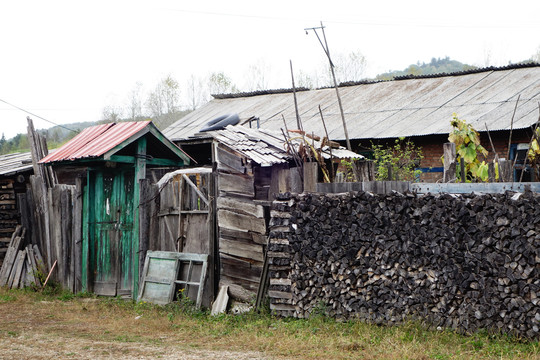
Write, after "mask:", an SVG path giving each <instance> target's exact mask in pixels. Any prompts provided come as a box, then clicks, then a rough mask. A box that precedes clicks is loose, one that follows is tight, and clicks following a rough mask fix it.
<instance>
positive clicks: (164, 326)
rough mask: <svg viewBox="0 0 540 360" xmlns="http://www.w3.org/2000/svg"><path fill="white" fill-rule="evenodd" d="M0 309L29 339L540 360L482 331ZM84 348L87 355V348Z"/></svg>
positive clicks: (114, 301)
mask: <svg viewBox="0 0 540 360" xmlns="http://www.w3.org/2000/svg"><path fill="white" fill-rule="evenodd" d="M0 304H1V308H2V312H3V313H9V314H11V316H10V317H9V319H8V320H6V319H0V339H1V338H2V337H12V338H13V337H17V336H19V335H20V334H26V335H25V336H28V335H29V334H28V331H29V330H28V329H29V328H31V329H32V331H36V332H39V333H40V334H46V336H49V337H61V336H63V337H65V336H69V339H65V340H68V341H69V342H77V340H81V341H83V340H84V341H86V340H88V339H92V340H95V341H104V342H108V343H122V344H140V345H144V346H157V347H159V348H160V349H163V350H166V349H171V348H177V347H178V346H182V347H183V348H184V349H188V350H189V349H206V350H211V351H240V352H246V351H250V352H251V351H253V352H260V353H263V354H264V357H265V358H278V359H279V358H295V359H422V360H423V359H439V360H446V359H540V348H539V344H538V341H526V340H523V339H519V338H515V337H511V336H505V335H496V334H489V333H487V332H479V333H475V334H473V335H470V336H464V335H460V334H457V333H456V332H454V331H451V330H440V331H437V330H431V329H429V328H428V327H426V326H425V325H423V324H422V323H420V322H418V321H416V322H415V321H409V322H406V323H404V324H401V325H399V326H393V327H385V326H377V325H370V324H366V323H363V322H359V321H345V322H339V321H335V320H333V319H330V318H328V317H325V316H324V315H323V314H319V315H317V316H314V317H313V318H311V319H291V318H287V319H282V318H277V317H275V316H273V315H272V314H270V313H263V314H258V313H255V312H249V313H245V314H242V315H229V314H223V315H219V316H215V317H213V316H210V315H209V313H208V312H204V311H198V310H195V309H193V307H192V306H191V305H190V304H183V303H178V304H169V305H167V306H156V305H153V304H149V303H143V302H133V301H125V300H122V299H119V298H97V297H95V296H93V295H90V294H76V295H73V294H69V295H68V294H66V293H62V292H57V293H49V294H44V293H34V292H30V291H24V290H6V289H0ZM19 317H20V319H19ZM21 319H24V321H21ZM29 321H30V322H33V323H30V324H29V323H28V322H29ZM66 330H69V331H66ZM30 335H31V334H30ZM21 337H23V336H22V335H21V336H19V338H21ZM179 344H180V345H179ZM82 348H87V349H88V350H85V351H90V349H89V348H88V345H87V344H85V346H82V345H81V346H80V347H79V349H82ZM123 351H128V350H125V349H124V350H123ZM72 353H73V351H70V350H66V352H65V355H69V356H73V357H76V355H75V354H73V355H72Z"/></svg>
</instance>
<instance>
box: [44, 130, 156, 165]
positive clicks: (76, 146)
mask: <svg viewBox="0 0 540 360" xmlns="http://www.w3.org/2000/svg"><path fill="white" fill-rule="evenodd" d="M148 124H150V121H137V122H121V123H111V124H103V125H97V126H92V127H89V128H86V129H84V130H83V131H82V132H81V133H80V134H78V135H77V136H75V137H74V138H73V139H71V140H70V141H68V142H67V143H66V144H64V145H63V146H61V147H60V148H59V149H57V150H56V151H55V152H54V153H52V154H49V155H47V156H46V157H44V158H43V159H41V160H40V163H50V162H55V161H66V160H76V159H88V158H94V157H98V156H101V155H103V154H105V153H106V152H107V151H109V150H111V149H112V148H114V147H115V146H117V145H119V144H121V143H122V142H124V141H125V140H127V139H129V138H130V137H131V136H133V135H135V134H137V133H138V132H139V131H141V130H142V129H144V128H145V127H146V126H148Z"/></svg>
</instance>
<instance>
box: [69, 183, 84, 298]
mask: <svg viewBox="0 0 540 360" xmlns="http://www.w3.org/2000/svg"><path fill="white" fill-rule="evenodd" d="M82 207H83V178H80V177H78V178H77V179H75V192H74V194H73V226H72V228H71V230H72V235H71V241H72V242H73V257H72V267H71V268H72V269H73V291H74V292H79V291H81V290H82V279H81V270H82V209H83V208H82Z"/></svg>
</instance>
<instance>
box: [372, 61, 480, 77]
mask: <svg viewBox="0 0 540 360" xmlns="http://www.w3.org/2000/svg"><path fill="white" fill-rule="evenodd" d="M471 69H476V67H475V66H472V65H467V64H463V63H462V62H459V61H457V60H451V59H450V58H449V57H448V56H447V57H445V58H438V59H436V58H432V59H431V61H430V62H429V63H425V62H422V63H420V62H417V63H416V64H411V65H409V66H408V67H407V68H406V69H405V70H396V71H391V72H387V73H383V74H379V75H377V76H376V79H377V80H391V79H393V78H395V77H397V76H405V75H432V74H440V73H453V72H459V71H465V70H471Z"/></svg>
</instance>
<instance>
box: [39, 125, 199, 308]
mask: <svg viewBox="0 0 540 360" xmlns="http://www.w3.org/2000/svg"><path fill="white" fill-rule="evenodd" d="M40 163H41V164H45V165H51V166H53V167H54V168H56V169H62V168H79V169H81V168H82V169H84V172H83V174H85V175H84V176H85V180H84V181H83V192H82V193H83V201H82V204H83V206H82V224H79V225H77V224H75V223H74V224H73V227H74V228H76V227H77V226H80V228H81V231H82V249H81V254H80V256H81V269H80V271H81V282H82V290H83V291H91V292H94V293H96V294H98V295H109V296H130V297H132V298H136V297H137V294H138V283H139V273H140V268H141V266H142V261H141V259H144V253H142V252H143V251H142V250H144V249H147V243H148V241H149V239H148V234H145V237H144V238H143V237H142V236H140V235H141V231H140V223H139V211H140V205H141V202H140V196H141V195H140V194H141V184H142V183H143V182H144V179H146V177H147V174H148V171H147V169H149V168H152V167H173V168H178V167H182V166H185V165H186V164H188V163H189V157H188V156H187V155H186V154H185V153H184V152H183V151H182V150H180V149H179V148H178V147H177V146H176V145H174V144H173V143H172V142H170V141H169V140H168V139H167V138H165V137H164V136H163V135H162V133H161V132H160V131H159V130H158V129H157V128H156V127H155V126H154V125H153V124H152V123H151V122H149V121H142V122H124V123H111V124H104V125H98V126H94V127H90V128H87V129H85V130H83V131H82V132H81V133H80V134H78V135H77V136H76V137H75V138H73V139H72V140H71V141H69V142H68V143H66V144H65V145H64V146H62V147H61V148H59V149H58V150H56V151H55V152H54V153H52V154H49V155H48V156H46V157H45V158H43V159H42V160H41V161H40ZM76 173H80V171H79V172H76ZM75 271H77V270H76V269H75Z"/></svg>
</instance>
